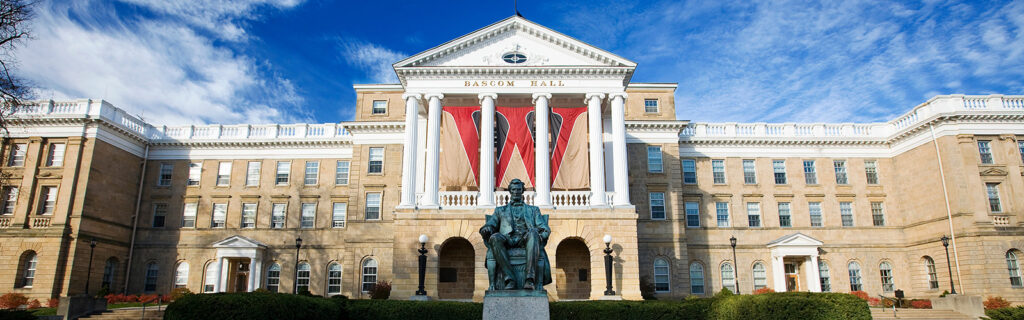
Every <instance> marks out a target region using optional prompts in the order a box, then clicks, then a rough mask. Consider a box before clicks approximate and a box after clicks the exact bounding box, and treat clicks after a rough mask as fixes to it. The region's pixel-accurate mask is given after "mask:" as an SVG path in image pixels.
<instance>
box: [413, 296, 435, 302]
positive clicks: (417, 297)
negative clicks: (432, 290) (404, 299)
mask: <svg viewBox="0 0 1024 320" xmlns="http://www.w3.org/2000/svg"><path fill="white" fill-rule="evenodd" d="M409 300H411V301H430V296H411V297H409Z"/></svg>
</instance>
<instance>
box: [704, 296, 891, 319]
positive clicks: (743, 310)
mask: <svg viewBox="0 0 1024 320" xmlns="http://www.w3.org/2000/svg"><path fill="white" fill-rule="evenodd" d="M708 318H709V319H716V320H751V319H765V320H769V319H780V320H782V319H800V320H818V319H821V320H826V319H864V320H870V319H871V310H870V309H868V304H867V303H866V302H865V301H864V300H861V299H860V298H858V297H857V296H854V295H850V294H845V293H809V292H780V293H765V294H757V295H734V296H730V297H727V298H722V299H716V301H715V302H714V303H713V304H712V306H711V312H709V313H708Z"/></svg>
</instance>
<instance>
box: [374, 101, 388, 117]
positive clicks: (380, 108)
mask: <svg viewBox="0 0 1024 320" xmlns="http://www.w3.org/2000/svg"><path fill="white" fill-rule="evenodd" d="M386 113H388V102H387V100H373V108H371V109H370V114H386Z"/></svg>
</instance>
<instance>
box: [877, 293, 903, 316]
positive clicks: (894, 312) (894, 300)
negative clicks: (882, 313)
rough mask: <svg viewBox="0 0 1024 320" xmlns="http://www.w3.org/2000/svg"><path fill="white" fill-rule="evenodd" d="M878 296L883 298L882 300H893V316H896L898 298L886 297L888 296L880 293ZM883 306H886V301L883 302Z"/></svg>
mask: <svg viewBox="0 0 1024 320" xmlns="http://www.w3.org/2000/svg"><path fill="white" fill-rule="evenodd" d="M878 297H879V298H882V301H885V300H889V301H892V316H893V317H894V318H895V317H896V303H897V302H898V301H897V300H896V298H889V297H886V296H883V295H878ZM882 308H885V303H882Z"/></svg>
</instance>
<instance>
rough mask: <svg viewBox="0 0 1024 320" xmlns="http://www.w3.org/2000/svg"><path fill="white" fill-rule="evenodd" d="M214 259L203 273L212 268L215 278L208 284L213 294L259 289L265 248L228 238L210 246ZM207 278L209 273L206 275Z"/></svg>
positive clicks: (248, 240)
mask: <svg viewBox="0 0 1024 320" xmlns="http://www.w3.org/2000/svg"><path fill="white" fill-rule="evenodd" d="M213 247H214V248H216V249H217V260H216V261H215V262H213V264H214V265H216V266H215V267H213V266H211V267H209V268H208V270H207V272H208V273H209V272H211V271H214V270H209V269H215V270H216V273H214V274H216V275H218V278H217V280H216V281H209V282H212V284H213V285H214V288H213V290H212V291H213V292H249V291H253V290H256V289H258V288H259V287H260V281H259V279H260V278H261V276H262V275H261V274H260V273H261V271H262V270H263V251H264V250H266V249H267V245H265V244H263V243H261V242H259V241H256V240H253V239H249V238H246V237H243V236H231V237H229V238H227V239H224V240H221V241H217V242H215V243H214V244H213ZM206 277H207V279H210V278H211V274H207V275H206Z"/></svg>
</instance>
